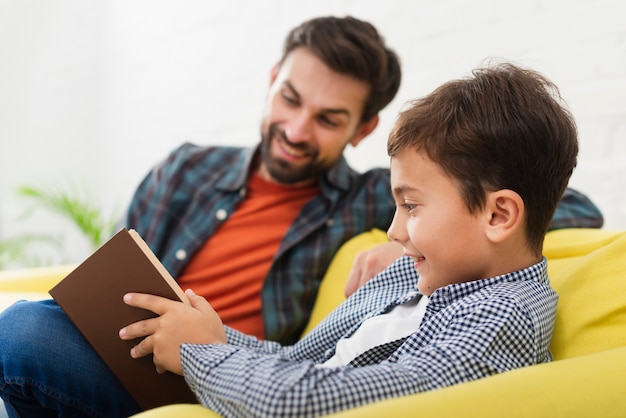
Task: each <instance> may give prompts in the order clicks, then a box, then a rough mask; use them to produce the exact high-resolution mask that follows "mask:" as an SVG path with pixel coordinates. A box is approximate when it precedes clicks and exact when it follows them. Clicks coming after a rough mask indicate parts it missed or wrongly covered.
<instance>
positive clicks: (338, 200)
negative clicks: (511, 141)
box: [0, 17, 597, 416]
mask: <svg viewBox="0 0 626 418" xmlns="http://www.w3.org/2000/svg"><path fill="white" fill-rule="evenodd" d="M270 81H271V83H270V89H269V92H268V96H267V103H266V110H265V112H264V114H263V120H262V126H261V137H262V140H261V143H260V145H259V146H258V147H256V148H254V149H239V148H232V147H210V148H200V147H196V146H192V145H183V146H182V147H180V148H179V149H177V150H175V151H174V152H173V153H172V154H171V155H170V156H169V157H168V158H167V159H166V160H165V161H164V162H163V163H162V164H161V165H159V166H157V167H156V168H155V169H154V170H153V171H152V172H151V173H149V175H148V176H147V177H146V178H145V180H144V181H143V182H142V183H141V185H140V186H139V188H138V190H137V193H136V195H135V196H134V198H133V200H132V202H131V204H130V207H129V211H128V216H127V219H126V223H125V226H127V227H129V228H134V229H136V230H137V231H138V232H139V233H140V235H142V236H143V237H144V239H145V240H146V241H147V242H148V244H149V245H150V247H151V248H152V249H153V251H154V252H155V253H156V254H157V256H158V257H159V258H160V259H161V260H162V262H163V264H164V265H165V266H166V268H167V269H168V270H169V271H170V272H171V273H172V275H173V276H174V277H176V278H177V280H178V281H179V283H180V284H181V286H182V287H183V288H191V289H194V291H195V292H196V293H197V294H199V295H202V296H204V297H206V298H207V300H208V301H209V302H210V303H211V304H212V306H213V307H214V308H215V309H216V310H217V311H218V313H219V314H220V316H221V317H222V320H223V321H224V323H225V324H227V325H229V326H232V327H233V328H236V329H238V330H240V331H243V332H245V333H248V334H252V335H255V336H257V337H260V338H264V339H270V340H275V341H279V342H281V343H282V344H288V343H292V342H295V341H296V340H297V339H298V338H299V336H300V333H301V331H302V329H303V328H304V326H305V325H306V321H307V319H308V315H309V313H310V310H311V308H312V305H313V302H314V298H315V294H316V290H317V287H318V285H319V282H320V280H321V279H322V277H323V275H324V273H325V271H326V269H327V267H328V264H329V263H330V261H331V259H332V257H333V255H334V253H335V252H336V250H337V249H338V248H339V247H340V246H341V244H343V243H344V242H345V241H346V240H348V239H349V238H351V237H353V236H355V235H357V234H358V233H360V232H364V231H367V230H369V229H371V228H379V229H383V230H386V229H387V227H388V226H389V225H390V223H391V219H392V217H393V212H394V209H395V207H394V203H393V198H392V196H391V193H390V190H389V171H388V170H384V169H377V170H372V171H369V172H367V173H364V174H358V173H356V172H354V171H353V170H351V169H350V168H349V167H348V166H347V164H346V162H345V160H344V159H343V157H342V152H343V150H344V148H345V147H346V146H347V145H348V144H351V145H353V146H356V145H358V144H359V143H360V142H361V141H362V140H363V139H364V138H366V137H367V135H369V134H370V133H371V132H372V130H373V129H374V128H375V127H376V124H377V122H378V112H379V111H380V110H381V109H382V108H383V107H384V106H385V105H386V104H388V103H389V102H390V101H391V100H392V98H393V97H394V95H395V93H396V91H397V89H398V86H399V83H400V67H399V62H398V59H397V57H396V56H395V54H394V53H393V52H392V51H390V50H389V49H388V48H386V47H385V46H384V43H383V41H382V39H381V38H380V36H379V35H378V33H377V31H376V30H375V28H373V27H372V26H371V25H370V24H368V23H366V22H362V21H359V20H357V19H354V18H350V17H347V18H334V17H330V18H320V19H312V20H310V21H307V22H304V23H303V24H302V25H300V26H298V27H296V28H295V29H294V30H293V31H291V32H290V34H289V36H288V37H287V40H286V42H285V48H284V51H283V56H282V58H281V60H280V62H279V63H278V64H277V65H276V66H275V67H274V68H273V70H272V72H271V78H270ZM573 196H574V197H575V199H574V201H573V202H572V201H567V205H566V206H567V215H568V216H571V215H574V219H575V221H576V222H575V223H574V224H572V225H571V226H591V224H590V223H589V222H588V221H591V222H593V221H594V220H595V219H594V216H595V215H596V214H597V211H596V210H595V207H594V206H593V205H592V204H591V202H589V201H588V200H586V199H585V198H584V196H578V195H573ZM578 197H580V198H578ZM585 211H590V212H591V213H592V216H591V217H583V218H581V219H578V214H579V213H585ZM374 254H382V256H376V257H374V258H373V259H374V261H371V262H370V261H363V262H361V259H360V258H359V259H358V260H357V262H358V267H359V268H357V269H355V270H354V274H353V275H352V276H351V279H350V283H349V285H348V293H350V292H352V291H353V290H354V289H355V288H356V287H358V285H359V284H361V283H363V282H364V281H365V280H366V279H369V278H371V277H373V276H374V274H375V273H377V272H379V271H380V270H382V266H385V265H388V264H389V263H390V262H391V260H395V259H396V258H397V257H398V256H399V255H400V254H401V247H400V246H399V245H397V244H395V243H389V244H386V245H385V247H384V248H383V249H380V248H379V249H377V250H376V251H375V252H374ZM363 258H367V257H366V256H364V257H363ZM376 260H383V261H376ZM370 263H371V265H373V266H375V267H374V268H373V269H367V268H366V269H364V270H363V269H362V268H361V265H368V264H370ZM16 324H20V325H19V328H17V327H16V326H15V325H16ZM43 324H45V325H43ZM0 343H1V344H2V347H3V350H2V352H1V353H0V357H1V358H0V369H1V370H0V380H2V381H1V382H0V387H1V386H2V384H3V383H9V381H12V382H25V381H28V382H29V383H27V386H28V387H29V389H28V391H31V390H32V391H34V392H38V391H39V390H41V391H42V392H41V393H38V394H37V395H34V392H33V396H34V398H36V399H38V400H37V401H36V402H35V403H39V406H33V404H32V403H31V402H32V398H30V396H27V398H29V399H28V400H21V399H18V398H16V397H15V396H14V395H13V394H11V393H9V392H10V391H8V390H7V391H5V392H2V397H3V399H4V398H6V399H7V404H10V405H11V406H10V408H15V409H16V410H21V411H27V410H29V409H31V408H33V410H34V411H36V413H35V415H37V414H40V413H41V408H43V409H45V408H50V409H51V410H56V411H60V410H62V411H65V413H68V414H71V413H72V412H74V413H77V412H76V411H80V412H78V413H80V414H84V415H91V414H94V413H95V411H99V412H101V413H103V414H105V415H108V416H115V415H120V414H123V413H125V412H127V411H129V410H133V409H132V408H133V406H132V405H133V402H132V400H130V399H128V398H126V399H124V398H123V397H119V396H117V395H116V396H115V397H113V398H107V397H106V396H105V393H107V390H108V389H110V388H111V387H115V386H116V385H118V386H119V383H118V382H117V381H116V380H115V378H114V377H113V376H111V374H110V372H109V371H108V369H107V368H106V366H104V364H103V363H102V362H101V360H100V359H99V358H98V356H97V355H95V353H94V352H93V350H91V349H90V348H89V346H88V345H87V344H86V342H85V341H84V340H83V339H82V338H81V336H80V335H79V333H78V332H77V330H76V329H75V328H74V327H73V325H72V324H71V323H70V322H69V321H68V320H67V318H66V317H65V315H64V314H63V312H62V311H61V310H60V309H59V308H58V306H57V305H56V304H54V303H52V302H50V301H47V302H43V303H33V304H28V303H21V304H16V305H15V306H14V307H12V308H11V309H9V310H7V311H5V312H4V313H3V314H2V315H0ZM23 366H25V368H24V367H23ZM67 376H74V377H76V378H73V379H69V380H70V381H68V378H67ZM79 377H83V378H85V379H87V380H86V381H85V382H82V381H81V379H80V378H79ZM96 377H97V378H96ZM85 385H88V386H89V387H90V388H95V389H96V391H97V392H99V393H101V394H102V395H100V396H98V397H97V399H95V400H93V399H92V400H88V399H81V397H80V396H79V397H78V398H77V399H73V400H72V401H71V402H68V400H67V397H66V396H65V395H64V394H65V393H75V389H77V390H79V391H80V389H81V388H84V387H85ZM94 385H96V386H94ZM98 388H100V390H98ZM7 389H8V387H7ZM44 393H45V394H46V395H43V394H44ZM50 393H55V394H57V395H56V396H52V397H50V398H48V397H47V394H50ZM92 401H93V402H92ZM129 405H131V406H130V407H129ZM117 407H119V408H120V409H115V408H117ZM108 408H113V409H108ZM70 411H72V412H70ZM121 411H124V412H121Z"/></svg>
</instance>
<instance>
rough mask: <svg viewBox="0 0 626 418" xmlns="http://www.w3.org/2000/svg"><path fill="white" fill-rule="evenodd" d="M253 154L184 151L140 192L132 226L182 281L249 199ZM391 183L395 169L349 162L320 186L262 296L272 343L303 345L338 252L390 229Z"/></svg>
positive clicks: (153, 175) (222, 149)
mask: <svg viewBox="0 0 626 418" xmlns="http://www.w3.org/2000/svg"><path fill="white" fill-rule="evenodd" d="M254 154H255V149H250V148H235V147H208V148H206V147H198V146H194V145H191V144H184V145H182V146H181V147H180V148H178V149H176V150H175V151H173V152H172V153H171V154H170V156H169V157H168V158H167V159H166V160H165V161H164V162H163V163H161V164H160V165H158V166H157V167H155V168H154V169H153V170H152V171H151V172H150V173H149V174H148V176H147V177H146V178H145V179H144V180H143V182H142V183H141V184H140V185H139V188H138V190H137V192H136V193H135V196H134V198H133V200H132V202H131V204H130V207H129V211H128V215H127V219H126V227H128V228H134V229H136V230H137V232H139V234H140V235H141V236H142V237H143V238H144V239H145V241H146V242H147V243H148V245H149V246H150V248H151V249H152V250H153V251H154V253H155V254H156V255H157V257H159V259H160V260H161V261H162V263H163V265H164V266H165V267H166V268H167V269H168V271H169V272H170V273H171V274H172V276H173V277H177V276H178V275H179V274H180V273H181V271H182V270H183V268H184V267H185V266H186V264H187V263H188V262H189V260H190V259H191V257H192V256H193V255H194V254H195V253H196V252H197V251H198V250H199V249H200V247H201V246H202V245H203V244H204V242H205V241H206V240H208V239H209V238H210V237H211V236H212V235H213V233H214V232H215V231H216V230H217V228H218V227H219V226H220V225H221V224H222V223H223V222H225V221H226V220H227V219H228V216H230V215H231V214H232V213H233V212H234V211H235V210H236V208H237V205H238V204H239V203H240V202H241V201H242V200H243V199H244V198H245V195H246V186H247V180H248V176H249V174H250V169H251V164H252V159H253V157H254ZM389 184H390V183H389V170H386V169H374V170H370V171H368V172H366V173H363V174H359V173H357V172H356V171H354V170H352V169H351V168H350V167H349V166H348V165H347V163H346V161H345V160H344V159H341V160H340V161H339V163H338V164H337V165H336V166H335V167H333V168H332V169H331V170H330V171H329V172H328V173H327V174H326V175H325V176H324V177H323V178H321V179H320V189H321V194H320V195H319V196H317V197H315V198H313V199H312V200H311V201H309V202H308V203H307V204H306V205H305V206H304V208H303V209H302V211H301V212H300V214H299V215H298V217H297V218H296V220H295V221H294V223H293V224H292V225H291V227H290V228H289V230H288V231H287V234H286V235H285V237H284V239H283V241H282V243H281V244H280V248H279V250H278V252H277V253H276V256H275V257H274V261H273V263H272V265H271V267H270V270H269V272H268V274H267V277H266V279H265V282H264V285H263V288H262V290H261V298H262V302H263V320H264V325H265V333H266V335H265V336H266V338H268V339H271V340H275V341H281V342H283V343H290V342H295V341H297V339H298V338H299V336H300V334H301V333H302V329H303V328H304V326H305V325H306V323H307V320H308V318H309V315H310V311H311V309H312V306H313V303H314V301H315V295H316V294H317V289H318V287H319V284H320V282H321V280H322V278H323V276H324V273H325V272H326V269H327V268H328V265H329V264H330V262H331V260H332V257H333V255H334V254H335V253H336V252H337V250H338V249H339V247H340V246H341V245H342V244H343V243H345V242H346V241H347V240H348V239H350V238H352V237H354V236H355V235H358V234H359V233H361V232H365V231H369V230H371V229H372V228H379V229H382V230H386V229H387V228H388V227H389V225H390V224H391V220H392V218H393V214H394V211H395V205H394V202H393V199H392V197H391V191H390V186H389ZM224 214H226V215H227V216H223V215H224Z"/></svg>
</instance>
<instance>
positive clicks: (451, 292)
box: [429, 257, 549, 307]
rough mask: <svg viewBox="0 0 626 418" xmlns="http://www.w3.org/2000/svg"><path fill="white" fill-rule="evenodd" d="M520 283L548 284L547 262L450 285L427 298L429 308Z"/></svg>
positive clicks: (544, 259)
mask: <svg viewBox="0 0 626 418" xmlns="http://www.w3.org/2000/svg"><path fill="white" fill-rule="evenodd" d="M522 281H534V282H537V283H542V284H549V279H548V262H547V260H546V258H545V257H543V258H542V259H541V261H539V262H538V263H537V264H534V265H532V266H530V267H527V268H525V269H522V270H517V271H514V272H512V273H507V274H503V275H500V276H495V277H491V278H488V279H480V280H474V281H471V282H465V283H458V284H451V285H448V286H444V287H441V288H439V289H437V290H435V291H434V292H433V293H432V294H431V295H430V298H429V304H430V305H431V306H440V307H444V306H448V305H450V304H452V303H454V302H456V301H458V300H460V299H462V298H464V297H466V296H468V295H470V294H472V293H475V292H477V291H479V290H481V289H484V288H486V287H489V286H493V285H496V284H500V283H512V282H522Z"/></svg>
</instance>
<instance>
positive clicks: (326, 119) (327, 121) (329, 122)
mask: <svg viewBox="0 0 626 418" xmlns="http://www.w3.org/2000/svg"><path fill="white" fill-rule="evenodd" d="M319 121H320V122H321V123H323V124H324V125H328V126H332V127H336V126H339V123H338V122H336V121H335V120H333V119H331V118H329V117H328V116H324V115H322V116H320V117H319Z"/></svg>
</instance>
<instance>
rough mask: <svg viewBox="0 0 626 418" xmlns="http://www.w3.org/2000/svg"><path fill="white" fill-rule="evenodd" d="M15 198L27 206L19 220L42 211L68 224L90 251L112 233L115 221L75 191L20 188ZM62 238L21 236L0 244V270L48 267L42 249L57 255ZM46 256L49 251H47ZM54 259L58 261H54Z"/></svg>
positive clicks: (84, 194) (47, 259)
mask: <svg viewBox="0 0 626 418" xmlns="http://www.w3.org/2000/svg"><path fill="white" fill-rule="evenodd" d="M17 194H18V195H19V196H20V197H22V198H26V199H27V200H29V201H30V202H31V204H30V205H29V206H28V207H27V208H26V210H24V212H23V213H22V215H21V216H20V219H25V218H29V217H31V216H32V214H33V212H35V211H37V210H42V209H43V210H46V211H48V212H51V213H53V214H56V215H59V216H61V217H63V218H65V219H67V220H69V221H70V223H71V224H72V225H74V226H75V227H76V228H77V229H78V230H79V231H80V233H81V234H82V235H83V236H84V237H85V238H86V240H87V241H88V243H89V245H90V247H91V250H95V249H96V248H98V247H100V246H101V245H102V244H103V243H104V242H105V241H106V240H107V239H108V238H109V237H110V236H111V235H112V233H113V231H114V228H115V226H116V224H117V221H118V217H117V216H111V217H106V216H105V215H104V213H103V211H102V209H101V208H100V207H99V205H98V204H96V203H95V202H94V201H93V199H92V198H90V197H89V196H88V194H87V193H85V192H82V193H81V192H80V191H78V190H77V189H75V188H74V189H73V190H69V189H68V188H67V187H66V189H65V190H64V189H59V188H43V187H34V186H20V187H18V189H17ZM62 242H63V238H59V237H53V236H51V235H32V234H23V235H20V236H18V237H11V238H7V239H4V240H2V241H0V269H2V268H6V267H7V266H9V265H11V266H18V267H29V266H37V265H44V264H50V262H51V257H50V256H49V255H48V256H47V255H46V251H45V250H42V249H43V248H44V247H48V250H49V249H53V252H56V253H57V254H58V253H59V252H61V251H62ZM48 254H49V251H48ZM57 258H58V257H57Z"/></svg>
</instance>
